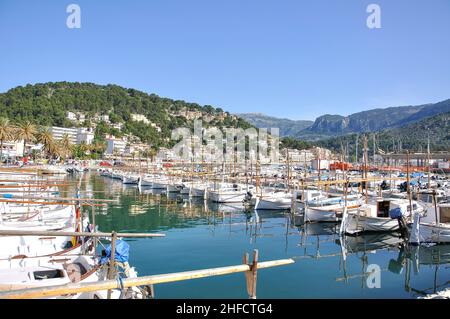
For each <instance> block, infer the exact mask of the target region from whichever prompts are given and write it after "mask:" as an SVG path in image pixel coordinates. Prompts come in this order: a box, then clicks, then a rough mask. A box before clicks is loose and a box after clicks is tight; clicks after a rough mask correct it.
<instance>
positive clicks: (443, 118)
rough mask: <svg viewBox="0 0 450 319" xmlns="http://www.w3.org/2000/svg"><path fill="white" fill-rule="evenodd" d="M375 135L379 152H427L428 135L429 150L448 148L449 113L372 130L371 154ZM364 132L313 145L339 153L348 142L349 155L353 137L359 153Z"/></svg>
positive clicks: (369, 142)
mask: <svg viewBox="0 0 450 319" xmlns="http://www.w3.org/2000/svg"><path fill="white" fill-rule="evenodd" d="M374 135H375V147H376V149H377V150H376V151H377V152H378V150H381V151H382V152H385V153H388V152H402V151H403V152H404V151H406V150H409V151H411V152H426V150H427V145H428V137H429V139H430V150H431V151H449V150H450V112H446V113H442V114H438V115H435V116H432V117H429V118H426V119H423V120H421V121H418V122H414V123H410V124H407V125H405V126H402V127H399V128H391V129H385V130H382V131H378V132H374V133H366V136H367V137H368V148H369V149H370V154H372V152H373V136H374ZM362 137H363V134H359V135H356V134H350V135H344V136H340V137H335V138H331V139H326V140H323V141H318V142H315V144H316V145H318V146H321V147H326V148H329V149H331V150H333V151H335V152H340V153H342V150H343V149H345V148H346V147H347V145H348V154H350V155H351V156H353V154H355V151H356V149H355V147H356V139H358V144H359V147H358V156H362V152H363V150H362V149H363V147H362V145H363V139H362Z"/></svg>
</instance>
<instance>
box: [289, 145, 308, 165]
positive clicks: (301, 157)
mask: <svg viewBox="0 0 450 319" xmlns="http://www.w3.org/2000/svg"><path fill="white" fill-rule="evenodd" d="M281 155H282V159H283V160H285V159H286V155H289V162H291V163H296V164H302V165H304V164H305V163H306V164H309V163H311V161H312V160H313V159H314V158H315V154H314V152H313V151H311V150H297V149H290V148H289V149H283V150H281Z"/></svg>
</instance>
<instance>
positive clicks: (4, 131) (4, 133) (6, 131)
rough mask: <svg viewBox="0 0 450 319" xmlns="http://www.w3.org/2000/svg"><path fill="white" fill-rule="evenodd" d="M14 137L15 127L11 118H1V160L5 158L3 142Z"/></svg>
mask: <svg viewBox="0 0 450 319" xmlns="http://www.w3.org/2000/svg"><path fill="white" fill-rule="evenodd" d="M11 139H13V127H12V126H11V125H10V123H9V119H7V118H5V117H1V118H0V162H1V160H2V158H3V142H5V141H9V140H11Z"/></svg>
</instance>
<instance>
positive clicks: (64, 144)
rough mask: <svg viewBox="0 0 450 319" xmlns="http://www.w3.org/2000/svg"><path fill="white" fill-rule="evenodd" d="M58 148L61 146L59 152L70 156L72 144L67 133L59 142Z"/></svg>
mask: <svg viewBox="0 0 450 319" xmlns="http://www.w3.org/2000/svg"><path fill="white" fill-rule="evenodd" d="M59 145H60V148H61V154H62V155H63V156H64V157H70V156H71V155H72V153H73V144H72V141H71V140H70V137H69V135H68V134H64V135H63V137H62V139H61V141H60V142H59Z"/></svg>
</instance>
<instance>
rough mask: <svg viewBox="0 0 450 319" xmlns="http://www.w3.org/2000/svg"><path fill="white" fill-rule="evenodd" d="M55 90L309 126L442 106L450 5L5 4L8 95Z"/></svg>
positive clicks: (312, 1) (332, 1)
mask: <svg viewBox="0 0 450 319" xmlns="http://www.w3.org/2000/svg"><path fill="white" fill-rule="evenodd" d="M71 3H75V4H78V5H79V6H80V8H81V28H79V29H69V28H68V27H67V25H66V20H67V17H68V16H69V13H67V12H66V8H67V6H68V5H69V4H71ZM371 3H375V4H378V5H379V6H380V8H381V28H379V29H369V28H368V27H367V25H366V20H367V17H368V16H369V15H370V13H367V12H366V9H367V6H368V5H369V4H371ZM48 81H52V82H56V81H78V82H94V83H98V84H108V83H112V84H117V85H121V86H124V87H128V88H135V89H139V90H142V91H145V92H148V93H156V94H158V95H160V96H163V97H169V98H173V99H180V100H185V101H189V102H196V103H199V104H202V105H204V104H209V105H213V106H215V107H221V108H223V109H224V110H226V111H229V112H231V113H242V112H260V113H265V114H268V115H271V116H277V117H283V118H291V119H309V120H313V119H315V118H316V117H317V116H320V115H323V114H341V115H348V114H351V113H355V112H359V111H363V110H366V109H371V108H376V107H389V106H400V105H416V104H424V103H432V102H438V101H441V100H445V99H448V98H450V1H448V0H430V1H425V0H422V1H419V0H395V1H393V0H370V1H364V0H327V1H325V0H303V1H302V0H279V1H274V0H272V1H265V0H245V1H244V0H222V1H219V0H217V1H211V0H189V1H187V0H146V1H144V0H142V1H138V0H127V1H125V0H114V1H106V0H71V1H64V0H41V1H22V0H1V1H0V92H5V91H7V90H9V89H11V88H13V87H15V86H18V85H26V84H28V83H31V84H33V83H42V82H48Z"/></svg>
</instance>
